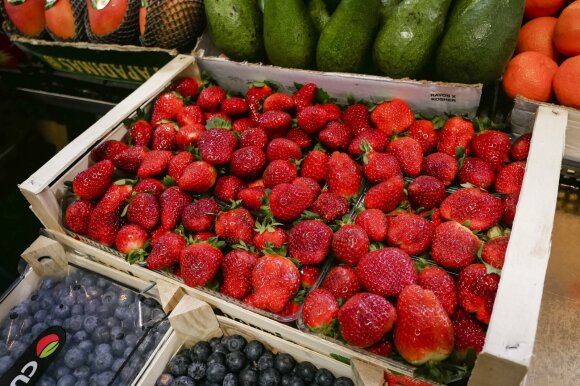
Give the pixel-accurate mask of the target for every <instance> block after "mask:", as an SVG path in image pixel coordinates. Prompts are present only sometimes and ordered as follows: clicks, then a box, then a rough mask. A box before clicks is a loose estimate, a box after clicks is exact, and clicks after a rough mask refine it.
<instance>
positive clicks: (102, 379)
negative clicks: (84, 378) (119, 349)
mask: <svg viewBox="0 0 580 386" xmlns="http://www.w3.org/2000/svg"><path fill="white" fill-rule="evenodd" d="M114 376H115V373H113V372H111V371H105V372H104V373H100V374H94V375H93V376H91V378H90V380H89V384H90V385H91V386H107V385H108V384H109V383H110V382H111V380H112V379H113V377H114Z"/></svg>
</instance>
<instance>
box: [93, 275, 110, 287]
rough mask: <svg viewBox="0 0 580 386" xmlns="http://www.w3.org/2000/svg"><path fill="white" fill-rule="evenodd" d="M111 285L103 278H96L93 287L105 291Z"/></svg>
mask: <svg viewBox="0 0 580 386" xmlns="http://www.w3.org/2000/svg"><path fill="white" fill-rule="evenodd" d="M110 284H111V282H110V281H109V280H107V279H105V278H103V277H99V278H97V280H96V282H95V285H96V286H97V287H99V288H100V289H105V288H107V287H109V285H110Z"/></svg>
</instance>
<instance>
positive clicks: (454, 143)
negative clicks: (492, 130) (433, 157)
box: [437, 117, 475, 157]
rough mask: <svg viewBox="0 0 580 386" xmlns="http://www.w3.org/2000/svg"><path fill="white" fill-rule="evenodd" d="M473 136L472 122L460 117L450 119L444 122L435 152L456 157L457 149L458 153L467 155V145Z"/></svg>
mask: <svg viewBox="0 0 580 386" xmlns="http://www.w3.org/2000/svg"><path fill="white" fill-rule="evenodd" d="M474 136H475V130H474V129H473V122H471V121H470V120H469V119H464V118H462V117H452V118H449V119H448V120H447V122H445V124H444V125H443V128H442V129H441V133H440V139H439V143H438V144H437V150H438V151H440V152H442V153H445V154H448V155H450V156H452V157H457V154H458V148H460V150H459V152H460V153H465V154H467V155H469V150H470V148H469V143H470V142H471V140H472V139H473V137H474Z"/></svg>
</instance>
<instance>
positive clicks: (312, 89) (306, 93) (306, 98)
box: [292, 83, 316, 112]
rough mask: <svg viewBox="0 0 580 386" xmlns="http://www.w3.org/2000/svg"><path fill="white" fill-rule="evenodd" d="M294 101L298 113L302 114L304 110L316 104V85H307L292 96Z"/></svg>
mask: <svg viewBox="0 0 580 386" xmlns="http://www.w3.org/2000/svg"><path fill="white" fill-rule="evenodd" d="M292 97H293V99H294V104H295V105H296V111H298V112H300V111H302V109H304V108H305V107H308V106H312V105H313V104H314V100H315V99H316V84H314V83H307V84H305V85H304V86H302V87H301V88H300V89H299V90H297V91H296V92H295V93H294V95H293V96H292Z"/></svg>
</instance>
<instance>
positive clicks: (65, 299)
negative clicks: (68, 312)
mask: <svg viewBox="0 0 580 386" xmlns="http://www.w3.org/2000/svg"><path fill="white" fill-rule="evenodd" d="M60 301H61V303H64V304H66V305H67V306H72V305H73V304H75V303H77V299H76V297H75V295H74V294H73V293H68V294H66V295H64V296H62V297H61V298H60Z"/></svg>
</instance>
